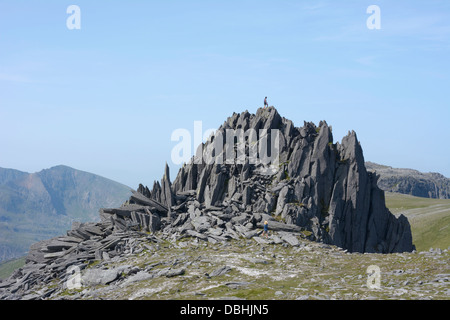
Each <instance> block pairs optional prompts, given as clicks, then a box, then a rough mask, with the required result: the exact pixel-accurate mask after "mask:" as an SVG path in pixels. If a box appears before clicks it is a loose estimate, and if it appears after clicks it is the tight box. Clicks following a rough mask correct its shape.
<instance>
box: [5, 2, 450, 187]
mask: <svg viewBox="0 0 450 320" xmlns="http://www.w3.org/2000/svg"><path fill="white" fill-rule="evenodd" d="M71 5H76V6H78V8H79V9H80V12H79V13H80V14H79V15H76V16H75V15H74V14H76V12H73V11H69V13H68V11H67V9H68V7H69V6H71ZM371 5H376V6H378V8H379V9H380V12H379V16H373V13H374V12H372V11H369V13H368V12H367V9H368V7H369V6H371ZM75 18H76V19H75ZM375 18H376V19H377V20H373V19H375ZM368 20H369V22H374V21H377V22H379V27H380V28H378V29H377V28H375V29H374V28H369V27H368ZM78 21H79V27H80V28H79V29H77V28H69V26H73V25H74V23H76V22H78ZM449 57H450V1H447V0H427V1H422V0H420V1H418V0H417V1H416V0H408V1H405V0H396V1H390V0H389V1H380V0H370V1H365V0H323V1H322V0H305V1H299V0H296V1H283V0H281V1H280V0H277V1H267V0H257V1H256V0H252V1H248V0H239V1H234V0H226V1H225V0H214V1H213V0H208V1H206V0H205V1H191V0H183V1H176V0H165V1H162V0H161V1H151V0H145V1H144V0H142V1H138V0H129V1H114V0H109V1H103V0H96V1H82V0H71V1H61V0H58V1H52V0H46V1H43V0H33V1H31V0H28V1H24V0H0V167H3V168H14V169H17V170H21V171H26V172H37V171H40V170H42V169H46V168H50V167H53V166H56V165H61V164H62V165H67V166H71V167H73V168H76V169H79V170H83V171H88V172H92V173H96V174H99V175H101V176H104V177H107V178H109V179H112V180H115V181H118V182H121V183H123V184H126V185H128V186H130V187H132V188H137V187H138V185H139V183H142V184H144V185H148V186H149V187H151V186H152V185H153V181H154V180H160V179H161V178H162V176H163V173H164V166H165V163H166V162H167V163H168V165H169V167H170V168H171V179H172V181H173V179H174V178H175V176H176V173H177V171H178V168H179V165H178V164H175V163H173V161H171V151H172V149H173V148H174V147H175V146H176V145H177V142H176V141H172V140H171V135H172V133H173V132H174V131H175V130H177V129H180V128H183V129H186V130H188V131H190V132H192V133H193V132H194V121H201V122H202V128H203V130H204V131H205V130H206V129H211V128H213V129H216V128H218V127H219V126H220V125H221V124H222V123H223V122H224V121H225V120H226V119H227V117H229V116H231V115H232V114H233V112H237V113H240V112H243V111H245V110H248V111H249V112H251V113H255V112H256V110H257V109H258V108H259V107H262V106H263V99H264V97H265V96H267V97H268V102H269V104H270V105H273V106H275V107H276V108H277V110H278V112H279V113H280V115H281V116H283V117H285V118H288V119H290V120H292V121H293V122H294V125H295V126H297V127H300V126H302V125H303V121H313V122H314V123H316V124H318V123H319V121H320V120H326V121H327V123H328V125H330V126H332V128H333V138H334V140H335V142H340V141H341V140H342V138H343V137H344V136H345V135H347V133H348V131H349V130H355V131H356V133H357V136H358V139H359V140H360V142H361V146H362V148H363V152H364V157H365V160H366V161H372V162H377V163H380V164H385V165H389V166H392V167H397V168H412V169H416V170H419V171H423V172H439V173H442V174H444V175H445V176H447V177H450V147H449V143H450V133H449V130H448V127H449V119H450V96H449V88H450V58H449Z"/></svg>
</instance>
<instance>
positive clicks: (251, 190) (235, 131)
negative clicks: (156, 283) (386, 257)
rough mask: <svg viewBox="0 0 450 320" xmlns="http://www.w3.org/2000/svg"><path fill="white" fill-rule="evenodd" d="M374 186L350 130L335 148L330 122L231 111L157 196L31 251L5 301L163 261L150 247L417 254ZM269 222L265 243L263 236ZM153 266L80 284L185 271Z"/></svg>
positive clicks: (159, 186) (6, 287) (157, 187)
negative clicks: (249, 245)
mask: <svg viewBox="0 0 450 320" xmlns="http://www.w3.org/2000/svg"><path fill="white" fill-rule="evenodd" d="M230 134H232V137H231V139H229V138H230V136H229V135H230ZM236 140H237V142H235V141H236ZM230 141H232V142H231V143H230ZM269 141H271V142H269ZM274 141H275V143H274ZM265 148H266V149H265ZM269 154H270V157H267V156H268V155H269ZM230 155H232V156H231V157H230ZM274 155H276V157H275V156H274ZM264 156H266V157H264ZM225 158H226V159H225ZM268 158H269V159H270V161H267V159H268ZM377 178H378V177H377V176H376V175H375V174H373V173H370V172H367V170H366V168H365V165H364V157H363V152H362V149H361V146H360V144H359V142H358V140H357V137H356V133H355V132H353V131H352V132H349V133H348V135H347V136H346V137H344V138H343V140H342V142H341V143H334V142H333V136H332V129H331V127H329V126H328V125H327V123H326V122H325V121H322V122H320V124H319V126H316V125H315V124H313V123H311V122H305V123H304V125H303V127H295V126H294V124H293V122H292V121H290V120H287V119H285V118H283V117H281V116H280V115H279V114H278V112H277V110H276V109H275V108H273V107H269V108H266V109H258V111H257V113H256V114H250V113H249V112H247V111H245V112H242V113H241V114H237V113H234V114H233V115H232V116H231V117H229V118H228V119H227V120H226V121H225V122H224V124H223V125H222V126H221V127H220V128H219V129H218V130H217V131H216V132H215V133H214V134H213V135H211V136H210V138H209V139H208V140H207V141H206V143H205V144H202V145H201V146H199V148H198V149H197V153H196V155H195V156H194V157H192V159H191V161H190V162H189V163H187V164H185V165H184V166H183V167H182V168H181V169H180V170H179V172H178V174H177V176H176V178H175V179H174V180H173V182H171V179H170V172H169V167H168V166H167V165H166V168H165V172H164V175H163V178H162V179H161V182H159V181H157V182H155V183H154V185H153V187H152V189H151V190H150V189H149V188H148V187H145V186H143V185H140V186H139V188H138V190H137V191H134V192H133V194H132V195H131V197H130V199H129V200H128V201H127V202H125V203H124V204H123V205H122V206H121V207H119V208H104V209H101V210H100V217H101V221H100V222H98V223H83V224H80V223H74V224H73V226H72V229H71V230H69V231H68V232H67V234H66V235H65V236H61V237H56V238H53V239H50V240H46V241H43V242H39V243H36V244H35V245H33V246H32V247H31V248H30V252H29V255H28V257H27V263H26V265H25V266H24V267H23V268H22V269H20V270H18V271H16V272H15V273H14V274H13V275H12V276H11V277H10V278H9V279H7V280H5V281H4V282H1V283H0V297H1V298H4V299H17V298H18V299H20V298H30V299H41V298H51V297H52V296H54V295H55V294H57V293H61V292H62V291H63V290H65V289H64V286H66V288H67V283H68V280H69V279H70V277H71V275H72V271H73V270H75V271H77V272H79V271H80V270H83V269H85V268H87V267H88V266H90V265H92V263H94V264H95V261H97V263H98V262H100V263H101V264H103V263H111V262H118V261H123V259H124V257H126V256H127V255H130V254H133V253H134V254H136V253H142V252H145V251H148V252H151V253H152V254H153V255H158V250H155V247H156V248H157V247H158V246H160V245H161V244H162V243H164V242H169V243H173V244H176V243H179V242H180V241H182V240H183V239H186V238H188V239H194V240H195V241H197V242H198V241H201V242H204V243H209V244H211V245H221V244H226V243H228V242H232V241H242V240H243V239H248V240H245V241H255V242H256V243H257V244H259V245H262V246H265V245H271V244H274V245H284V246H288V247H301V246H302V243H303V241H313V242H317V243H323V244H325V245H333V246H336V247H337V248H339V250H343V251H344V252H348V253H401V252H411V251H413V249H414V246H413V244H412V236H411V229H410V225H409V223H408V220H407V219H406V218H405V217H404V216H400V217H398V218H397V217H395V216H394V215H393V214H391V213H390V212H389V210H388V209H387V208H386V206H385V200H384V192H383V191H382V190H380V189H379V188H378V186H377ZM264 221H268V222H269V230H270V232H271V236H270V237H267V238H266V237H261V236H260V235H261V232H262V230H261V228H262V227H263V223H264ZM177 246H178V245H177ZM155 263H157V262H155ZM157 265H158V264H157ZM74 267H76V268H75V269H73V268H74ZM154 267H155V266H152V267H151V268H148V270H147V269H146V270H145V272H144V271H142V270H141V269H140V268H137V269H136V268H133V266H127V267H123V266H121V267H118V268H119V269H117V268H113V269H108V270H109V271H107V272H104V271H105V270H103V271H98V269H97V268H93V270H91V271H89V270H90V269H89V270H88V271H89V272H87V271H86V272H85V273H84V274H83V276H80V279H79V282H80V283H82V284H84V285H89V284H91V283H93V282H95V285H99V284H102V285H106V284H110V283H113V282H115V281H118V280H120V281H122V280H124V279H126V281H130V282H133V281H142V280H148V279H153V278H158V277H166V278H171V277H176V276H180V275H183V274H185V272H186V267H183V266H182V264H181V266H178V264H177V263H172V264H171V265H170V266H168V267H167V268H164V269H159V268H157V270H156V271H155V270H153V268H154ZM95 270H97V271H95ZM96 272H97V273H96ZM217 272H218V273H219V274H221V272H222V271H220V270H219V271H217ZM224 272H226V271H224ZM141 278H142V279H141ZM55 281H56V282H57V283H58V284H57V285H56V284H55ZM51 284H53V285H51Z"/></svg>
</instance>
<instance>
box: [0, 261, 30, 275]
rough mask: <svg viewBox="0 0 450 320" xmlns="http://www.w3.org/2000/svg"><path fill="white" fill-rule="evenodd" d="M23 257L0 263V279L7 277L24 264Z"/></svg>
mask: <svg viewBox="0 0 450 320" xmlns="http://www.w3.org/2000/svg"><path fill="white" fill-rule="evenodd" d="M25 259H26V258H25V257H22V258H19V259H14V260H10V261H5V262H2V263H0V279H7V278H8V277H9V276H10V275H11V274H12V273H13V272H14V271H15V270H17V269H19V268H22V267H23V266H24V265H25Z"/></svg>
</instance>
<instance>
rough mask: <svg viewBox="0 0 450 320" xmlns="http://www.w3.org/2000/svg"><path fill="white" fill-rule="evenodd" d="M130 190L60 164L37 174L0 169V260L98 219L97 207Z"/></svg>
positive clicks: (120, 198) (121, 197) (116, 201)
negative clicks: (72, 226)
mask: <svg viewBox="0 0 450 320" xmlns="http://www.w3.org/2000/svg"><path fill="white" fill-rule="evenodd" d="M130 194H131V188H130V187H127V186H125V185H123V184H120V183H118V182H115V181H112V180H110V179H106V178H103V177H101V176H98V175H95V174H92V173H88V172H84V171H80V170H76V169H73V168H70V167H67V166H63V165H60V166H56V167H52V168H50V169H45V170H42V171H40V172H36V173H27V172H22V171H19V170H15V169H4V168H0V261H4V260H9V259H12V258H16V257H20V256H23V255H25V254H26V253H27V251H28V249H29V247H30V245H31V244H32V243H35V242H36V241H40V240H43V239H47V238H49V237H52V236H55V235H58V234H61V233H64V232H65V231H66V230H68V229H70V227H71V224H72V222H73V221H93V220H94V221H95V220H98V211H99V209H100V208H102V207H105V206H106V207H110V206H117V205H120V204H121V203H123V202H124V201H125V200H126V199H127V198H128V197H129V195H130Z"/></svg>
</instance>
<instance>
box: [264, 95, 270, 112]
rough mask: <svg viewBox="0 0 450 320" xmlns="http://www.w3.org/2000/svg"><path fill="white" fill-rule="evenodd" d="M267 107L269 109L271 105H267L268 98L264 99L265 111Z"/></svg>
mask: <svg viewBox="0 0 450 320" xmlns="http://www.w3.org/2000/svg"><path fill="white" fill-rule="evenodd" d="M266 107H269V104H268V103H267V97H265V98H264V109H265V108H266Z"/></svg>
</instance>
